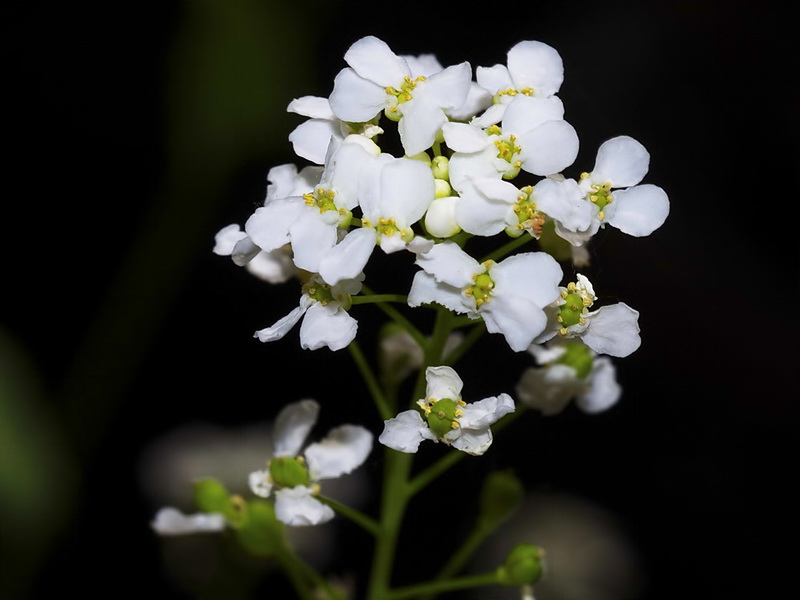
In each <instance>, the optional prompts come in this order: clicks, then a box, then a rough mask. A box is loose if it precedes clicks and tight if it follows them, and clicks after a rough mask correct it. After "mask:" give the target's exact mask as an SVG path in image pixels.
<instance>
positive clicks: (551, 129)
mask: <svg viewBox="0 0 800 600" xmlns="http://www.w3.org/2000/svg"><path fill="white" fill-rule="evenodd" d="M518 144H519V146H520V147H521V148H522V152H521V153H520V160H521V161H522V169H523V170H524V171H527V172H528V173H533V174H534V175H542V176H546V175H552V174H554V173H558V172H559V171H563V170H564V169H566V168H567V167H568V166H570V165H571V164H572V163H573V162H574V161H575V158H576V157H577V156H578V149H579V146H580V142H579V141H578V134H577V132H576V131H575V128H574V127H572V125H570V124H569V123H567V122H566V121H547V122H546V123H543V124H542V125H540V126H539V127H537V128H536V129H533V130H532V131H529V132H527V133H525V134H523V135H522V136H520V138H519V141H518Z"/></svg>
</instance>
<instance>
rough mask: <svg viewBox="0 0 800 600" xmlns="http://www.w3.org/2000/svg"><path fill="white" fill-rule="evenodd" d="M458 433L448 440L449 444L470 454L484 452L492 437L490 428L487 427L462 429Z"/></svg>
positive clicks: (474, 454) (490, 443)
mask: <svg viewBox="0 0 800 600" xmlns="http://www.w3.org/2000/svg"><path fill="white" fill-rule="evenodd" d="M456 431H457V430H456ZM458 433H459V435H458V437H456V438H455V439H453V440H452V441H450V445H451V446H452V447H453V448H455V449H456V450H461V451H462V452H466V453H467V454H470V455H472V456H480V455H481V454H485V453H486V451H487V450H488V449H489V446H491V445H492V441H493V439H494V438H493V436H492V430H491V429H489V428H488V427H487V428H486V429H479V430H466V431H465V430H462V431H459V432H458Z"/></svg>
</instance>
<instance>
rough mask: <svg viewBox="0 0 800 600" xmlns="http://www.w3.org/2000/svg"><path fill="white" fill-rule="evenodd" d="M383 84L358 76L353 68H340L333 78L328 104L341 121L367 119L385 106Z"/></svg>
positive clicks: (355, 121) (359, 121)
mask: <svg viewBox="0 0 800 600" xmlns="http://www.w3.org/2000/svg"><path fill="white" fill-rule="evenodd" d="M387 102H388V100H387V96H386V90H385V89H384V87H383V86H381V85H378V84H376V83H373V82H372V81H370V80H368V79H364V78H363V77H359V76H358V74H357V73H356V72H355V71H353V69H342V70H341V71H339V74H338V75H337V76H336V78H335V79H334V80H333V92H331V97H330V104H331V109H332V110H333V113H334V114H335V115H336V116H337V117H338V118H339V119H341V120H342V121H352V122H354V123H363V122H365V121H369V120H370V119H371V118H372V117H374V116H375V115H377V114H378V113H379V112H381V111H382V110H383V109H384V108H385V107H386V106H387Z"/></svg>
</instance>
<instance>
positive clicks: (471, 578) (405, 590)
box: [388, 572, 500, 600]
mask: <svg viewBox="0 0 800 600" xmlns="http://www.w3.org/2000/svg"><path fill="white" fill-rule="evenodd" d="M499 583H500V581H499V580H498V578H497V573H495V572H492V573H482V574H480V575H468V576H466V577H459V578H457V579H447V580H444V581H430V582H427V583H420V584H417V585H409V586H407V587H402V588H397V589H395V590H392V591H391V592H390V593H389V596H388V598H389V600H402V599H403V598H414V597H416V596H421V595H423V594H441V593H443V592H452V591H455V590H464V589H467V588H474V587H478V586H482V585H495V584H499Z"/></svg>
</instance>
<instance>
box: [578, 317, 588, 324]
mask: <svg viewBox="0 0 800 600" xmlns="http://www.w3.org/2000/svg"><path fill="white" fill-rule="evenodd" d="M578 323H580V324H581V325H586V319H584V318H583V317H581V318H580V319H578Z"/></svg>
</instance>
